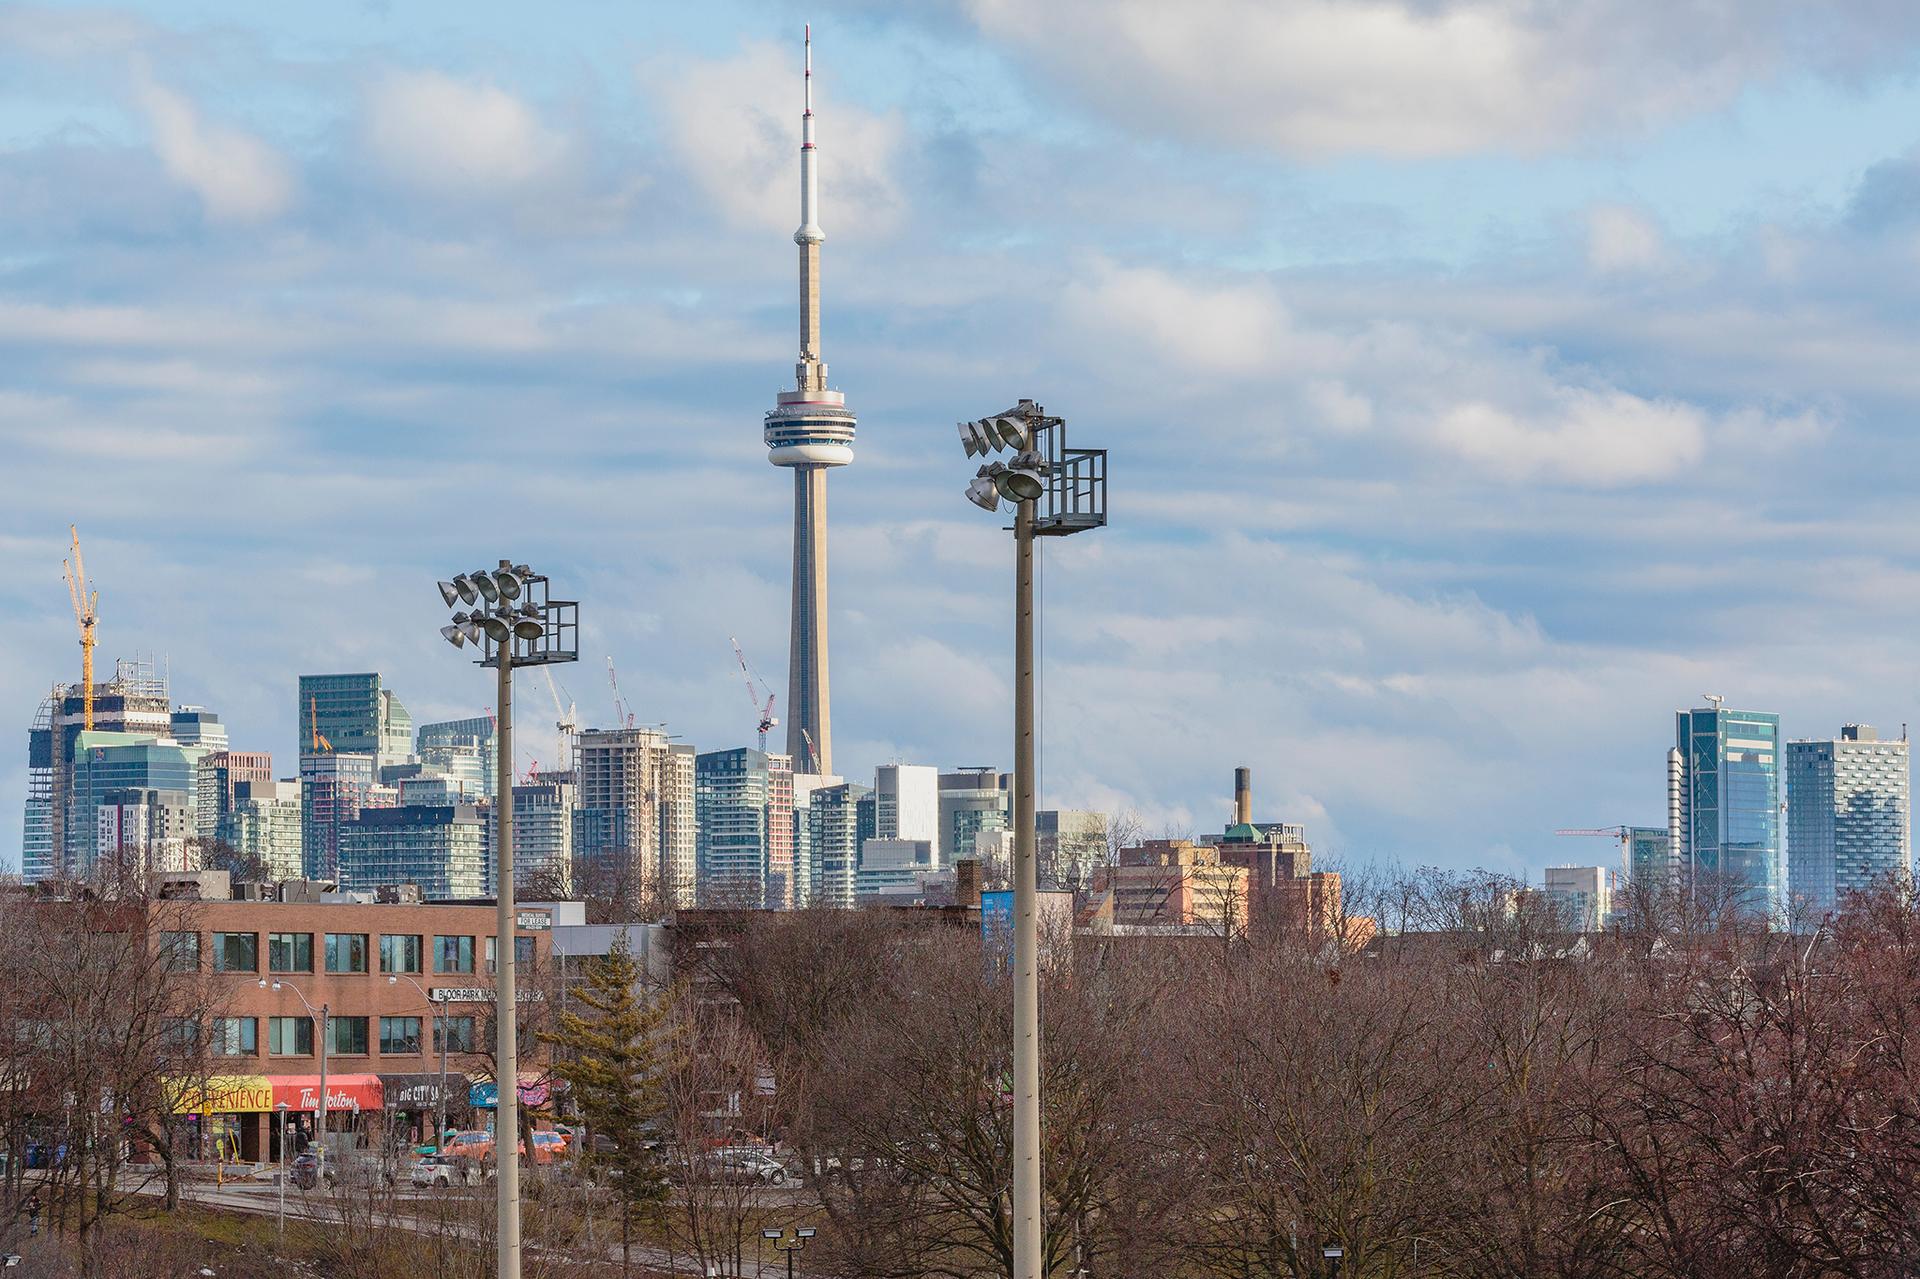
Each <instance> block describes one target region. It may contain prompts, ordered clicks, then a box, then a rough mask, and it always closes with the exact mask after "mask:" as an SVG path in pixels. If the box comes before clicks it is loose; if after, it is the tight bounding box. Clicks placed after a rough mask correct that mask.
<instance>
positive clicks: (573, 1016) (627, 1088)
mask: <svg viewBox="0 0 1920 1279" xmlns="http://www.w3.org/2000/svg"><path fill="white" fill-rule="evenodd" d="M643 978H644V974H643V973H642V972H641V969H640V965H639V964H637V963H636V962H634V958H633V955H632V952H631V951H630V950H629V949H628V945H627V934H626V930H625V929H619V930H617V931H616V932H615V933H614V944H613V949H612V950H611V951H609V952H608V953H607V955H605V956H604V957H601V958H595V959H593V960H590V961H589V962H588V963H587V964H586V966H585V971H584V973H583V979H584V980H583V982H582V984H581V985H580V986H577V987H570V988H569V989H568V991H567V999H566V1011H565V1012H563V1013H561V1014H560V1016H559V1018H558V1021H557V1023H556V1029H555V1030H553V1031H552V1032H550V1033H548V1034H545V1035H542V1036H541V1038H543V1039H545V1040H546V1041H547V1042H548V1043H551V1044H553V1045H555V1046H556V1047H558V1048H559V1049H561V1050H562V1051H561V1054H560V1060H559V1061H558V1062H556V1063H555V1065H554V1068H553V1069H554V1073H555V1074H557V1075H559V1076H560V1077H561V1078H562V1079H564V1080H566V1081H567V1083H568V1085H569V1086H570V1088H571V1090H572V1097H573V1103H574V1105H575V1106H577V1107H579V1110H580V1113H581V1115H582V1116H583V1117H584V1118H585V1119H586V1123H587V1131H588V1133H589V1134H590V1136H589V1139H588V1141H587V1143H586V1145H585V1147H584V1149H583V1151H582V1158H583V1159H584V1160H585V1161H586V1162H587V1164H588V1166H589V1167H591V1168H594V1169H597V1170H598V1171H600V1172H602V1173H603V1174H605V1176H604V1179H605V1181H606V1184H607V1186H608V1188H609V1189H611V1190H612V1191H613V1193H614V1194H615V1196H617V1197H618V1198H619V1200H620V1251H621V1272H622V1273H623V1274H624V1273H625V1272H626V1267H627V1258H626V1254H627V1248H628V1244H629V1242H630V1240H631V1229H632V1220H633V1214H634V1212H635V1211H638V1212H640V1213H642V1214H645V1213H648V1212H652V1211H656V1210H658V1208H659V1207H660V1206H661V1205H662V1204H663V1203H664V1202H665V1201H666V1198H667V1193H668V1188H667V1178H666V1170H665V1165H664V1160H663V1159H662V1156H661V1152H660V1149H659V1136H660V1133H661V1130H662V1123H661V1121H662V1117H663V1116H664V1114H665V1112H666V1096H665V1091H664V1089H663V1088H662V1086H661V1077H660V1076H661V1065H662V1063H661V1056H662V1053H663V1050H664V1045H663V1044H662V1042H661V1038H662V1035H663V1033H664V1032H663V1030H662V1022H663V1021H664V1020H665V1017H666V1011H667V1010H666V1004H665V1000H664V999H662V998H656V997H654V996H652V995H650V994H649V993H648V992H647V991H646V990H644V989H643V988H642V981H643ZM593 1137H604V1138H606V1139H607V1142H608V1143H610V1144H609V1145H607V1147H606V1148H605V1149H601V1150H596V1149H594V1146H595V1145H597V1144H599V1143H597V1142H595V1141H593V1140H592V1138H593Z"/></svg>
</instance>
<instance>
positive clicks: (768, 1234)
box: [760, 1230, 787, 1239]
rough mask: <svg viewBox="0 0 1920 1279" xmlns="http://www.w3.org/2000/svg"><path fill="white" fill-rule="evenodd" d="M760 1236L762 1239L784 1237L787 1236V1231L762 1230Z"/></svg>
mask: <svg viewBox="0 0 1920 1279" xmlns="http://www.w3.org/2000/svg"><path fill="white" fill-rule="evenodd" d="M760 1237H761V1238H762V1239H784V1238H786V1237H787V1232H786V1231H784V1230H762V1231H761V1232H760Z"/></svg>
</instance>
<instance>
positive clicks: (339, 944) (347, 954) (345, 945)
mask: <svg viewBox="0 0 1920 1279" xmlns="http://www.w3.org/2000/svg"><path fill="white" fill-rule="evenodd" d="M327 971H328V972H330V973H364V972H366V971H367V935H366V934H365V933H328V934H327Z"/></svg>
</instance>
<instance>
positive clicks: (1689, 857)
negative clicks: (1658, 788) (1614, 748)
mask: <svg viewBox="0 0 1920 1279" xmlns="http://www.w3.org/2000/svg"><path fill="white" fill-rule="evenodd" d="M1674 729H1675V734H1674V736H1675V740H1674V752H1673V754H1672V755H1670V756H1669V757H1668V770H1667V772H1668V791H1669V794H1668V797H1667V799H1668V803H1667V810H1668V828H1669V840H1668V842H1669V845H1670V848H1669V853H1670V855H1671V856H1672V857H1673V859H1674V861H1675V863H1676V868H1677V869H1678V871H1679V872H1680V876H1681V882H1682V883H1683V884H1699V883H1702V882H1705V881H1709V880H1710V881H1714V882H1715V883H1717V884H1722V885H1725V886H1726V887H1727V888H1728V889H1729V890H1730V891H1732V892H1733V893H1734V894H1735V895H1736V898H1737V900H1739V902H1740V903H1741V904H1742V905H1743V906H1745V907H1747V908H1749V909H1751V910H1753V911H1756V912H1764V913H1765V914H1766V915H1768V916H1769V917H1771V918H1776V919H1778V918H1782V917H1783V913H1784V911H1785V907H1786V889H1787V861H1786V850H1785V846H1784V841H1783V840H1782V838H1781V826H1782V823H1781V804H1782V801H1783V798H1784V795H1783V793H1782V790H1781V773H1780V717H1779V716H1778V715H1776V714H1773V713H1771V712H1768V711H1734V710H1727V709H1725V708H1724V707H1723V706H1721V705H1719V704H1718V702H1717V701H1716V704H1715V705H1713V706H1708V707H1702V708H1699V709H1696V710H1689V711H1676V712H1675V713H1674Z"/></svg>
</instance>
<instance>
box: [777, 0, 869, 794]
mask: <svg viewBox="0 0 1920 1279" xmlns="http://www.w3.org/2000/svg"><path fill="white" fill-rule="evenodd" d="M806 67H807V69H806V109H805V111H804V113H803V114H802V115H801V117H800V229H799V230H797V231H795V232H794V233H793V240H794V243H795V244H798V245H799V246H800V361H799V363H798V364H796V365H794V382H795V389H794V390H791V391H782V392H780V396H779V401H778V403H777V405H776V406H775V407H774V408H773V409H772V410H770V411H769V412H768V413H767V417H766V441H767V449H768V460H769V461H771V462H772V463H773V464H774V465H775V466H784V467H787V468H789V469H791V470H792V471H793V634H792V639H791V641H790V643H789V645H788V650H787V754H788V755H789V756H791V757H792V759H793V768H794V771H795V772H797V773H820V774H827V773H832V772H833V717H832V715H831V713H830V711H829V697H828V691H827V468H828V467H833V466H845V465H846V464H847V463H849V462H851V461H853V429H854V417H853V413H852V412H851V411H850V410H848V408H847V406H846V397H845V396H843V395H842V394H841V393H840V392H838V391H829V390H828V389H827V366H826V365H825V364H824V363H823V362H822V361H821V359H820V242H821V241H822V240H824V239H826V238H827V237H826V233H825V232H823V231H822V230H821V229H820V224H819V221H818V220H817V216H816V215H817V211H818V207H819V206H818V203H817V195H818V189H817V177H816V174H815V170H814V166H815V155H816V152H815V149H814V145H813V30H812V28H811V27H809V28H808V29H807V36H806Z"/></svg>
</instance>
